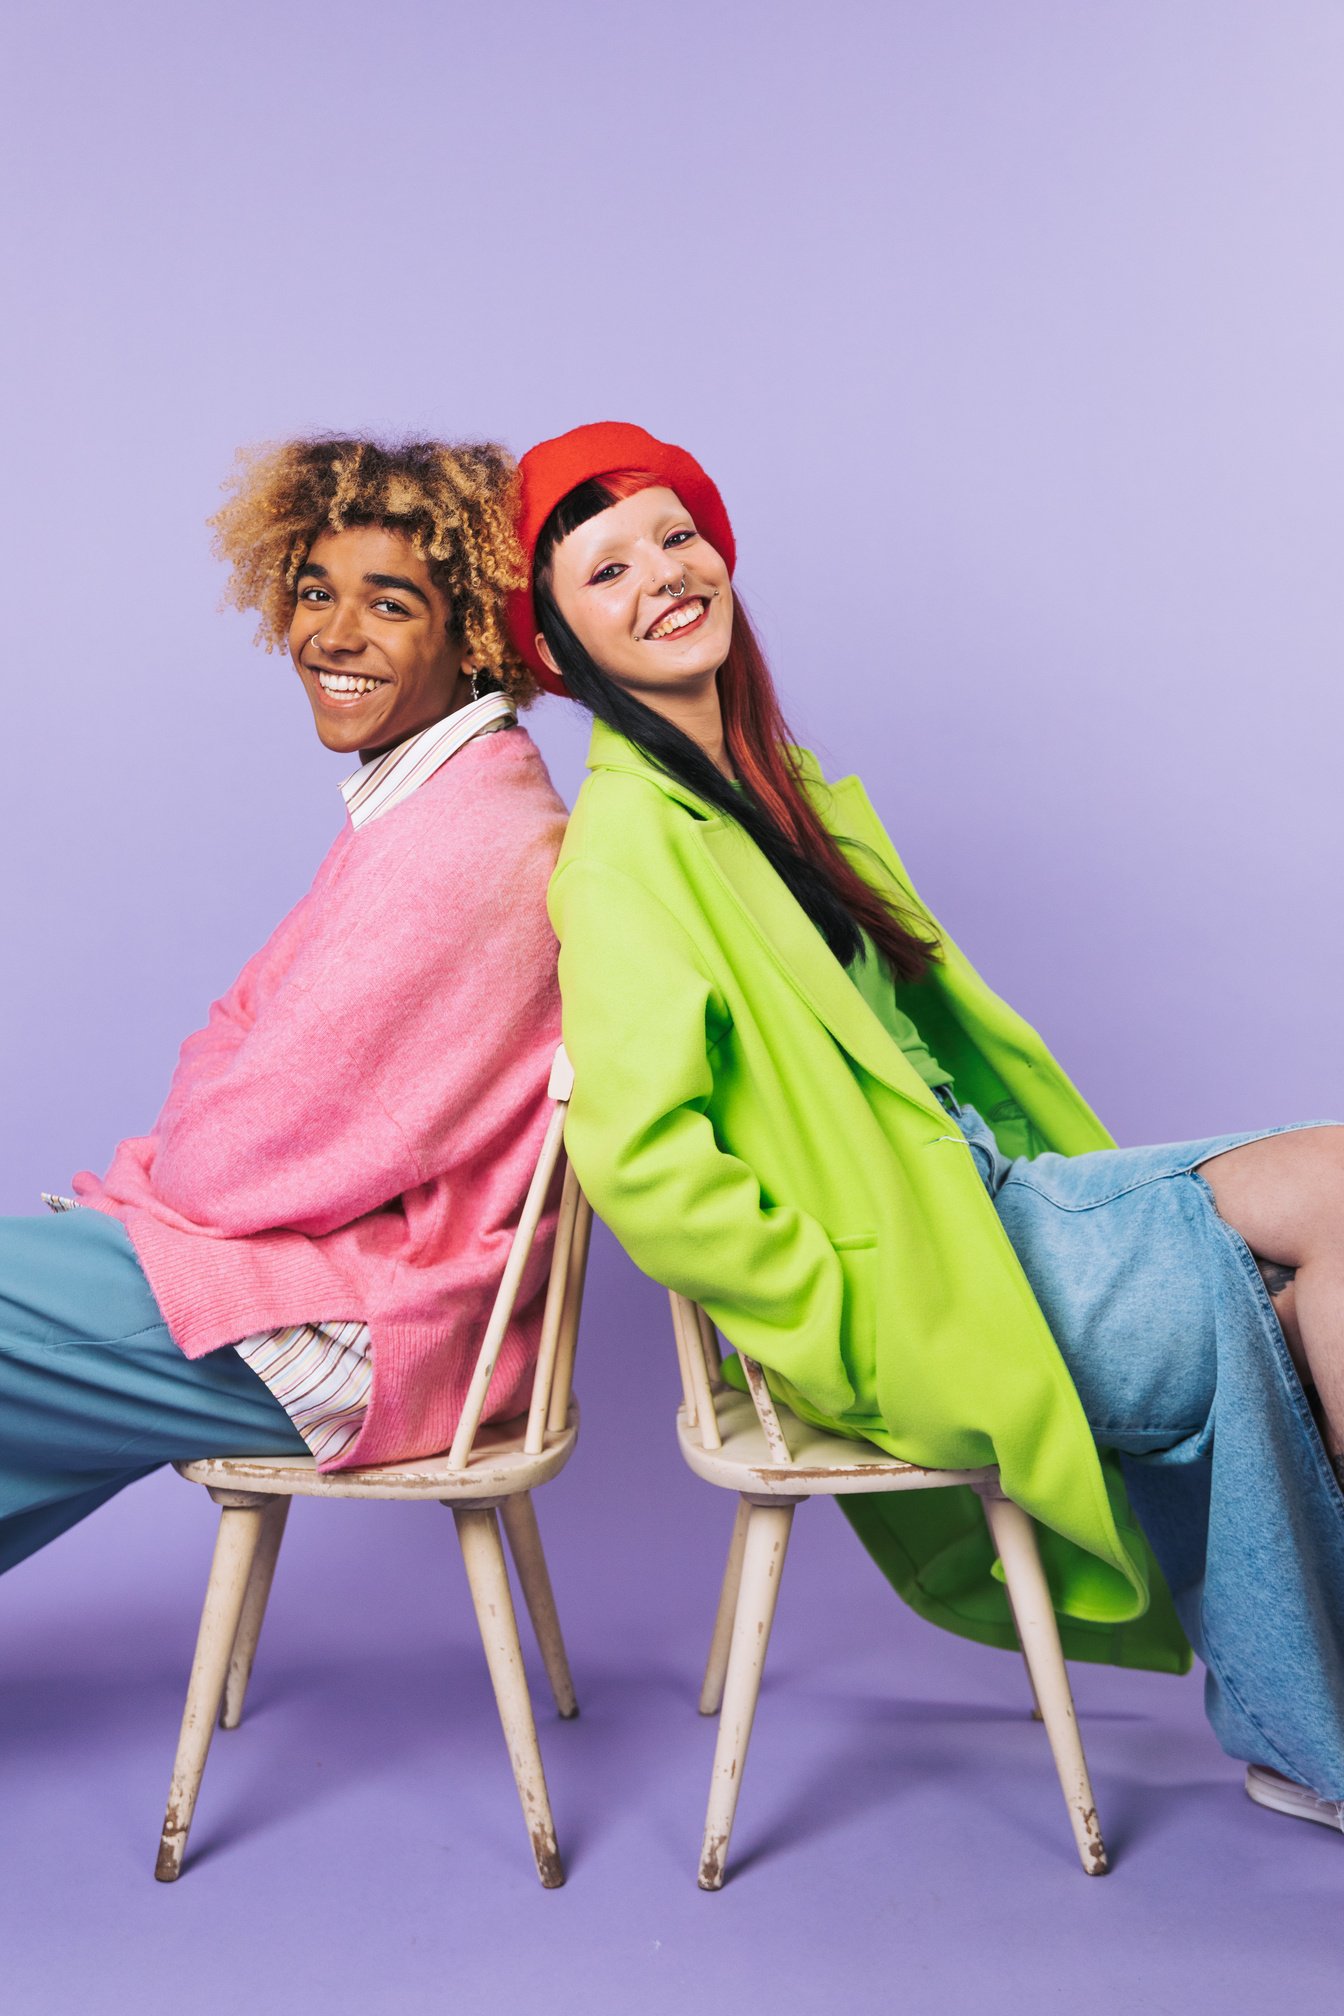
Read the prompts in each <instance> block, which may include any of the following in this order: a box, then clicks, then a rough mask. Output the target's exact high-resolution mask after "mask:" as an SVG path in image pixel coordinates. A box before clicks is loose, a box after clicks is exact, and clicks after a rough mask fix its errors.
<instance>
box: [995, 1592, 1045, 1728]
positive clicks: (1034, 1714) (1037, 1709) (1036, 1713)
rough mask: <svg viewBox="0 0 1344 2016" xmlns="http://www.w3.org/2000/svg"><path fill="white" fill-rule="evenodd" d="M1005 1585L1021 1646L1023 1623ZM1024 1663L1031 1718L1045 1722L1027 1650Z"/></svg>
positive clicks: (1024, 1654) (1014, 1627)
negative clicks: (1020, 1622)
mask: <svg viewBox="0 0 1344 2016" xmlns="http://www.w3.org/2000/svg"><path fill="white" fill-rule="evenodd" d="M1004 1587H1005V1592H1006V1593H1007V1596H1008V1609H1009V1612H1010V1613H1011V1615H1012V1619H1013V1629H1014V1631H1016V1633H1017V1642H1018V1645H1019V1646H1021V1643H1022V1626H1021V1625H1020V1624H1019V1623H1018V1621H1017V1612H1016V1611H1015V1610H1014V1609H1013V1598H1012V1592H1011V1590H1008V1588H1007V1584H1006V1583H1005V1585H1004ZM1022 1664H1023V1665H1024V1666H1025V1667H1026V1670H1027V1686H1028V1687H1029V1688H1030V1690H1031V1719H1032V1721H1033V1722H1044V1720H1045V1717H1044V1716H1043V1715H1042V1713H1041V1704H1040V1702H1039V1701H1038V1700H1037V1698H1036V1682H1035V1681H1034V1680H1033V1679H1032V1677H1031V1661H1030V1660H1029V1659H1028V1658H1027V1655H1026V1653H1025V1652H1024V1653H1023V1654H1022Z"/></svg>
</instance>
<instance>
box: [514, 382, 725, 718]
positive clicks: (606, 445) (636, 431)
mask: <svg viewBox="0 0 1344 2016" xmlns="http://www.w3.org/2000/svg"><path fill="white" fill-rule="evenodd" d="M623 470H630V471H633V472H636V473H638V474H640V475H647V476H649V477H651V478H652V479H653V483H654V484H665V485H666V486H667V488H668V489H669V490H675V491H676V493H677V495H678V497H680V499H681V501H682V503H683V504H684V505H685V506H686V509H687V510H688V511H689V512H690V514H691V516H692V518H694V520H695V529H696V531H697V532H699V533H701V534H702V535H703V537H704V538H706V539H708V541H709V543H710V545H711V546H712V547H713V548H714V550H715V552H716V553H720V554H722V556H723V558H724V560H725V561H726V562H727V563H728V572H729V573H730V574H731V573H732V571H733V567H734V565H735V564H736V560H737V545H736V541H735V540H734V538H733V528H732V526H731V525H730V524H729V522H728V513H727V512H726V511H725V510H724V508H723V499H722V497H720V495H719V493H718V491H717V490H716V488H715V487H714V485H713V484H712V483H711V482H710V480H709V478H708V476H706V474H705V472H704V470H703V469H702V468H701V467H700V464H699V463H698V462H697V461H696V459H695V457H694V456H693V455H688V454H687V453H686V450H685V449H684V448H674V447H673V446H672V444H671V443H670V442H668V441H658V440H656V439H655V438H654V436H653V435H652V434H646V433H645V431H644V429H643V428H642V427H632V426H631V425H629V423H628V422H627V421H624V420H596V421H594V422H593V423H592V424H591V425H590V426H588V427H571V428H570V430H569V432H568V434H557V435H556V437H555V439H554V441H539V442H538V443H537V445H536V447H535V448H529V449H528V451H527V453H526V455H524V457H523V459H522V462H521V463H520V464H519V476H520V478H521V490H520V495H519V503H518V539H519V543H520V544H521V546H522V549H523V556H524V558H525V559H526V561H527V571H528V585H527V587H526V588H523V589H520V590H518V591H517V592H516V593H515V594H513V595H510V597H509V606H508V623H509V635H510V636H511V637H512V639H513V643H514V646H515V649H516V650H517V651H518V653H519V655H520V656H521V657H522V658H523V659H525V660H526V662H527V663H528V664H529V665H530V666H531V668H532V670H533V671H534V672H535V673H536V675H537V679H538V681H539V683H540V684H541V685H542V686H544V687H545V689H546V691H547V692H548V693H563V692H564V690H565V688H564V684H563V682H562V681H561V680H559V679H557V678H556V676H555V674H554V673H553V672H552V671H551V670H550V668H549V667H548V666H546V665H544V664H543V663H542V661H541V659H540V658H539V657H538V656H537V647H536V642H535V639H536V635H537V630H538V628H539V625H538V623H537V613H536V609H535V607H534V605H533V601H532V584H531V574H532V556H533V554H534V553H535V552H536V550H537V540H538V539H539V538H540V536H541V528H542V526H543V525H544V524H545V523H546V520H547V519H548V518H549V517H550V515H551V513H552V511H554V509H555V507H556V505H557V504H558V503H559V502H560V500H561V499H562V498H563V497H568V495H569V493H570V491H571V490H577V489H578V487H579V485H580V483H590V482H591V481H592V480H593V478H594V477H597V476H615V475H617V474H618V473H620V472H621V471H623Z"/></svg>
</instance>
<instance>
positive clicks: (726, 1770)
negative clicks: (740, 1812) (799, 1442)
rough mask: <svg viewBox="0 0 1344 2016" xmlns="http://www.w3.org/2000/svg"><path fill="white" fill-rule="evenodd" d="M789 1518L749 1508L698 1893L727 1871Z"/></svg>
mask: <svg viewBox="0 0 1344 2016" xmlns="http://www.w3.org/2000/svg"><path fill="white" fill-rule="evenodd" d="M793 1513H794V1506H793V1503H792V1501H789V1500H785V1501H784V1503H782V1504H771V1505H759V1504H757V1505H752V1506H750V1507H749V1509H748V1515H747V1530H746V1538H745V1541H744V1544H743V1549H742V1572H741V1584H740V1587H739V1590H738V1598H737V1614H736V1616H735V1617H734V1619H733V1636H732V1644H731V1646H730V1648H729V1652H728V1671H727V1674H726V1676H725V1680H724V1689H723V1708H722V1711H721V1713H720V1716H719V1739H718V1742H717V1743H716V1744H715V1746H714V1769H713V1773H712V1775H711V1777H710V1782H709V1809H708V1811H707V1812H706V1814H705V1838H704V1841H703V1843H702V1845H701V1849H700V1874H699V1883H700V1888H701V1889H702V1890H717V1889H718V1888H719V1887H720V1886H721V1884H722V1882H723V1876H724V1870H725V1868H726V1866H727V1861H728V1842H729V1838H730V1836H731V1834H732V1831H733V1817H734V1815H735V1813H736V1812H737V1795H738V1793H739V1792H740V1790H741V1788H742V1772H743V1768H744V1767H745V1764H746V1761H747V1745H748V1743H749V1742H750V1741H751V1725H752V1722H753V1721H754V1719H755V1715H756V1701H757V1698H758V1696H759V1694H760V1691H761V1674H762V1672H763V1671H764V1669H765V1654H766V1649H767V1647H768V1646H769V1643H770V1627H771V1625H772V1624H773V1623H774V1619H775V1604H776V1603H777V1602H778V1600H779V1583H780V1577H781V1576H782V1575H783V1573H784V1556H785V1553H786V1551H787V1549H788V1544H789V1531H790V1528H791V1527H792V1525H793Z"/></svg>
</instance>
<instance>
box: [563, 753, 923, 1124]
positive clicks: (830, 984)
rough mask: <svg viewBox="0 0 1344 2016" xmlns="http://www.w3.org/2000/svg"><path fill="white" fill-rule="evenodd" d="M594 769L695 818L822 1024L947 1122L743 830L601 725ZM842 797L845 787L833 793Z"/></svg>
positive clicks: (758, 929)
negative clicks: (618, 774) (628, 779)
mask: <svg viewBox="0 0 1344 2016" xmlns="http://www.w3.org/2000/svg"><path fill="white" fill-rule="evenodd" d="M588 767H589V769H590V770H595V769H599V768H602V769H615V770H630V771H634V772H635V774H636V775H638V776H641V777H645V778H647V779H648V781H649V782H650V783H652V784H656V785H657V787H658V788H659V790H660V791H662V792H664V793H665V795H666V796H667V797H669V798H672V799H675V800H676V802H677V803H678V804H681V805H684V806H685V807H686V808H687V810H688V811H691V812H693V813H695V814H696V825H695V838H696V840H697V842H698V843H699V845H700V847H701V849H702V851H703V853H704V855H705V857H706V859H707V860H708V862H709V863H710V865H711V867H712V869H713V870H714V872H715V873H716V874H717V876H718V878H719V880H720V881H721V882H722V884H723V887H724V889H725V890H726V891H727V894H728V895H729V897H730V898H731V899H732V901H733V903H734V904H735V906H736V907H737V909H738V910H739V911H740V912H741V915H742V918H743V921H744V923H745V925H746V926H747V928H748V929H749V930H750V932H751V933H752V935H753V936H754V937H755V939H756V940H757V941H758V942H759V944H760V945H761V947H762V949H763V950H764V952H765V954H766V956H767V957H768V958H769V959H770V960H772V961H773V963H774V964H775V965H776V966H777V967H778V968H779V970H780V972H781V973H782V974H783V975H784V977H785V979H786V980H787V981H788V983H789V985H790V986H791V987H792V988H793V989H794V991H795V992H796V993H797V994H798V995H800V996H801V998H802V1000H803V1001H804V1002H805V1003H806V1005H807V1006H808V1008H810V1009H811V1011H812V1013H813V1014H814V1015H815V1016H816V1017H817V1019H818V1021H820V1022H822V1023H824V1025H825V1026H826V1028H827V1029H828V1030H829V1031H830V1033H831V1035H832V1036H833V1037H834V1038H835V1040H836V1042H837V1043H839V1044H840V1046H841V1047H842V1049H844V1050H846V1051H847V1052H848V1053H849V1055H850V1056H851V1057H852V1058H853V1059H854V1061H855V1063H856V1064H859V1065H861V1066H862V1067H863V1069H864V1070H865V1071H866V1072H868V1074H869V1076H870V1077H873V1078H876V1079H878V1080H879V1081H880V1082H881V1083H882V1084H883V1085H886V1086H889V1087H890V1089H891V1090H892V1091H893V1092H896V1093H899V1095H900V1096H901V1098H903V1099H908V1100H909V1101H910V1103H911V1104H912V1105H914V1106H918V1107H919V1108H920V1109H921V1111H923V1112H926V1113H930V1114H932V1115H934V1116H935V1117H936V1118H938V1119H939V1120H942V1119H944V1118H945V1117H946V1116H945V1114H944V1112H943V1109H942V1107H941V1106H940V1105H939V1104H938V1101H937V1100H936V1099H935V1098H934V1096H933V1094H932V1093H931V1092H930V1091H929V1089H928V1087H927V1086H926V1085H925V1083H924V1081H923V1079H922V1078H921V1077H920V1075H919V1073H918V1072H917V1071H916V1070H915V1068H914V1066H913V1065H912V1064H911V1063H910V1061H909V1059H908V1058H907V1057H906V1055H905V1053H904V1051H903V1050H902V1049H901V1047H900V1045H899V1044H898V1043H896V1042H894V1041H893V1040H892V1038H891V1037H890V1036H889V1035H888V1034H887V1032H886V1030H885V1029H884V1028H883V1027H882V1024H881V1023H880V1022H879V1021H878V1019H877V1017H876V1016H875V1015H874V1014H873V1012H872V1010H871V1009H870V1008H869V1006H868V1004H867V1002H866V1001H865V1000H864V999H863V996H862V995H861V994H860V993H859V991H858V989H857V987H855V985H854V983H853V981H852V980H850V978H849V976H848V974H847V973H846V972H845V970H844V968H843V967H842V966H841V965H840V963H839V961H838V960H836V959H833V958H832V957H831V954H830V952H829V951H828V950H827V948H826V945H825V943H824V941H823V940H822V938H821V936H820V934H819V933H818V931H817V928H816V926H815V925H814V924H813V922H812V920H811V918H810V917H809V916H808V915H807V913H806V911H805V910H803V909H802V907H801V906H800V905H799V904H798V903H797V902H796V901H795V899H794V898H793V897H792V896H791V895H790V894H789V891H788V890H787V889H786V888H785V886H784V884H783V883H782V882H781V881H780V879H779V877H778V875H776V873H775V871H774V869H773V868H771V867H770V865H769V863H768V862H767V861H766V860H765V858H764V856H763V855H762V854H761V852H760V850H759V849H758V848H757V847H756V846H755V845H754V844H753V843H752V841H750V840H749V839H748V838H747V835H746V834H745V833H744V832H743V831H742V828H741V827H740V826H736V825H734V824H733V823H732V821H731V820H727V819H723V818H721V817H720V816H719V814H718V813H717V812H716V811H715V810H714V808H713V807H712V806H710V805H706V804H705V802H704V800H703V799H700V798H697V797H696V796H695V795H694V793H693V792H690V791H688V790H687V789H686V788H685V786H684V785H682V784H680V783H678V782H677V781H676V779H674V778H671V777H669V776H667V774H666V773H665V772H664V771H662V770H659V769H658V767H657V765H656V764H653V763H650V762H649V761H648V760H647V758H645V757H644V756H643V755H642V753H641V752H640V751H639V750H638V749H636V748H635V747H634V746H633V744H631V743H629V742H627V741H626V740H625V739H624V737H623V736H619V735H617V734H616V733H615V732H614V731H613V730H612V729H610V728H607V727H606V726H605V724H604V723H602V722H600V721H599V722H595V723H594V724H593V740H592V744H591V747H590V749H589V753H588ZM842 794H843V787H841V790H840V791H839V792H837V793H835V794H834V795H835V796H836V797H841V796H842ZM818 810H819V811H820V812H821V814H822V817H823V818H824V819H825V821H826V824H827V825H828V826H831V825H832V824H833V817H832V814H831V808H830V807H829V806H827V805H826V804H825V802H824V801H823V802H821V803H819V805H818Z"/></svg>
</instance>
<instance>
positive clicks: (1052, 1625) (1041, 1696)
mask: <svg viewBox="0 0 1344 2016" xmlns="http://www.w3.org/2000/svg"><path fill="white" fill-rule="evenodd" d="M983 1502H984V1507H985V1517H986V1518H987V1519H988V1521H989V1530H990V1532H991V1533H992V1534H993V1536H994V1544H995V1546H996V1547H997V1548H998V1552H999V1559H1000V1561H1002V1563H1003V1573H1004V1580H1005V1581H1006V1583H1007V1585H1008V1592H1009V1600H1010V1602H1011V1603H1012V1607H1013V1616H1014V1617H1015V1619H1016V1621H1017V1630H1018V1636H1019V1637H1020V1638H1021V1640H1022V1652H1023V1656H1024V1658H1025V1659H1026V1662H1027V1671H1028V1672H1029V1674H1030V1675H1031V1682H1032V1688H1033V1691H1034V1693H1035V1696H1036V1699H1037V1702H1038V1703H1039V1705H1040V1710H1041V1720H1042V1721H1043V1722H1044V1724H1045V1733H1046V1736H1047V1737H1048V1738H1049V1742H1050V1749H1051V1752H1052V1754H1053V1756H1054V1760H1055V1769H1056V1770H1057V1771H1058V1773H1059V1782H1060V1786H1061V1788H1062V1790H1063V1793H1064V1799H1065V1803H1066V1804H1067V1806H1068V1809H1069V1819H1070V1820H1071V1822H1072V1823H1073V1838H1074V1840H1075V1841H1076V1842H1077V1844H1078V1855H1079V1859H1080V1860H1081V1862H1082V1865H1083V1868H1084V1869H1085V1870H1086V1871H1087V1874H1088V1875H1089V1876H1104V1875H1105V1873H1106V1869H1107V1862H1106V1847H1105V1844H1104V1842H1103V1841H1102V1838H1101V1828H1100V1826H1099V1824H1098V1821H1097V1808H1096V1802H1095V1800H1094V1799H1093V1797H1092V1782H1091V1779H1090V1778H1089V1777H1088V1772H1087V1759H1086V1757H1085V1756H1084V1755H1083V1739H1082V1737H1081V1736H1080V1734H1079V1732H1078V1718H1077V1716H1076V1715H1075V1714H1074V1711H1073V1695H1072V1693H1071V1692H1070V1690H1069V1676H1068V1672H1067V1670H1066V1668H1065V1665H1064V1652H1063V1648H1062V1647H1061V1645H1060V1642H1059V1626H1058V1624H1057V1623H1056V1621H1055V1613H1054V1610H1053V1608H1052V1607H1051V1603H1050V1591H1049V1589H1048V1587H1047V1585H1046V1580H1045V1570H1044V1569H1043V1568H1042V1566H1041V1556H1040V1550H1039V1548H1038V1547H1037V1545H1036V1532H1035V1528H1034V1527H1033V1526H1032V1523H1031V1518H1030V1516H1029V1514H1027V1513H1026V1512H1024V1511H1023V1510H1022V1507H1021V1506H1020V1505H1014V1504H1013V1503H1012V1502H1011V1500H1009V1499H1007V1498H990V1497H988V1496H987V1497H986V1498H985V1499H984V1501H983Z"/></svg>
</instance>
